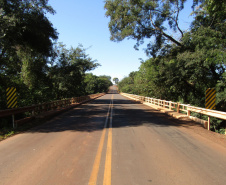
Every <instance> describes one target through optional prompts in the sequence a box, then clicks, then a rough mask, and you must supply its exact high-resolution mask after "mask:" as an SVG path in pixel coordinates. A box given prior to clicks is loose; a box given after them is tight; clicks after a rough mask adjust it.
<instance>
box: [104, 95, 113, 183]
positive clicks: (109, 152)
mask: <svg viewBox="0 0 226 185" xmlns="http://www.w3.org/2000/svg"><path fill="white" fill-rule="evenodd" d="M112 96H113V95H112ZM112 112H113V99H112V104H111V114H110V124H109V129H108V142H107V152H106V159H105V169H104V181H103V185H111V159H112Z"/></svg>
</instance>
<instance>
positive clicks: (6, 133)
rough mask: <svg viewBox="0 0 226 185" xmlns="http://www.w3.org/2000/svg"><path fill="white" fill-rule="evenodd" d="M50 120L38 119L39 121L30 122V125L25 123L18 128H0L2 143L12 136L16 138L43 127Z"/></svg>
mask: <svg viewBox="0 0 226 185" xmlns="http://www.w3.org/2000/svg"><path fill="white" fill-rule="evenodd" d="M48 120H49V119H42V120H40V119H37V120H33V121H30V122H28V123H25V124H23V125H20V126H18V127H16V128H12V127H6V126H5V127H3V128H0V141H2V140H4V139H6V138H9V137H11V136H14V135H16V134H20V133H23V132H25V131H27V130H29V129H31V128H34V127H36V126H39V125H42V124H44V123H45V122H46V121H48Z"/></svg>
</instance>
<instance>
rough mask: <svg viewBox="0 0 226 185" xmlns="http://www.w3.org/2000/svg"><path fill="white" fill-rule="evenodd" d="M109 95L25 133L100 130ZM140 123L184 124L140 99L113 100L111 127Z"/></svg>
mask: <svg viewBox="0 0 226 185" xmlns="http://www.w3.org/2000/svg"><path fill="white" fill-rule="evenodd" d="M109 97H110V96H109ZM110 98H111V97H110ZM110 98H109V99H96V100H94V101H93V102H90V103H88V104H84V105H81V106H80V107H77V108H75V109H73V110H70V111H68V112H66V113H64V114H61V115H60V116H58V117H56V118H53V119H52V120H50V121H48V122H46V123H45V124H43V125H40V126H37V127H35V128H32V129H30V130H29V131H26V132H30V133H35V132H43V133H49V132H63V131H72V132H73V131H74V132H77V131H78V132H93V131H96V130H102V129H103V127H104V123H105V120H106V116H107V111H108V108H109V103H110V101H111V99H110ZM141 125H146V126H155V127H168V126H187V125H186V124H185V122H184V121H183V122H181V121H180V122H179V121H177V120H175V119H174V118H172V117H170V116H168V115H166V114H164V113H161V112H159V111H157V110H155V109H152V108H150V107H147V106H145V105H143V104H141V103H140V102H136V101H132V100H128V99H114V106H113V123H112V127H113V128H120V127H138V126H141Z"/></svg>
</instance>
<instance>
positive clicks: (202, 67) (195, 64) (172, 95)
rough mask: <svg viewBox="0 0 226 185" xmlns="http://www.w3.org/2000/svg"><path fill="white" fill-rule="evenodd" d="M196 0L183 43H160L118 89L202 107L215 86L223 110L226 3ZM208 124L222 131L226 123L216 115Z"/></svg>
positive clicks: (225, 68)
mask: <svg viewBox="0 0 226 185" xmlns="http://www.w3.org/2000/svg"><path fill="white" fill-rule="evenodd" d="M113 2H115V1H113ZM123 2H124V1H123ZM129 2H132V1H127V4H128V3H129ZM136 2H138V1H136ZM145 2H146V3H147V2H148V1H145ZM164 2H167V1H164ZM172 2H176V1H172ZM195 2H197V3H198V2H200V3H201V4H199V5H200V6H199V7H200V8H199V9H196V11H194V15H195V20H194V21H193V22H192V24H191V30H190V31H189V32H187V33H184V34H183V37H182V38H181V40H180V43H181V44H182V45H183V47H181V46H179V45H175V44H171V45H168V46H166V45H165V46H163V47H162V50H161V52H158V55H157V56H155V58H151V59H148V60H147V61H145V62H142V63H141V65H140V68H139V71H137V72H132V73H130V75H129V77H126V78H124V79H123V80H121V81H120V82H119V89H120V90H121V91H123V92H127V93H132V94H139V95H144V96H149V97H155V98H161V99H166V100H171V101H175V102H178V101H180V102H181V103H186V104H191V105H194V106H199V107H205V91H206V89H208V88H215V89H216V92H217V95H216V97H217V100H216V104H217V105H216V107H217V110H220V111H226V96H225V95H226V73H225V70H226V60H225V59H226V52H225V48H226V35H225V28H226V22H225V21H226V13H225V12H226V11H225V10H226V6H225V4H226V3H225V2H223V1H212V0H207V1H195ZM110 4H111V3H110ZM115 20H116V19H115ZM118 22H120V21H118ZM145 29H147V28H145ZM151 47H154V46H151ZM211 125H212V130H214V131H216V132H221V133H222V132H223V130H224V129H223V128H225V126H226V125H225V121H222V120H217V119H212V123H211Z"/></svg>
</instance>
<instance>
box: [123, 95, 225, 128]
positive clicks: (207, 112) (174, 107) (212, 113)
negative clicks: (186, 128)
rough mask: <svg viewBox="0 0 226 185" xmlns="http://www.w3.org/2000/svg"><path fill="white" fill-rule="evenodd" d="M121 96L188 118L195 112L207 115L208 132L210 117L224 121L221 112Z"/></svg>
mask: <svg viewBox="0 0 226 185" xmlns="http://www.w3.org/2000/svg"><path fill="white" fill-rule="evenodd" d="M121 94H122V95H124V96H127V97H129V98H132V99H134V100H138V101H142V102H147V103H150V104H152V105H155V106H158V107H162V108H164V109H168V110H174V111H176V112H178V113H185V114H187V116H189V117H191V112H196V113H199V114H203V115H207V116H208V121H207V129H208V130H209V129H210V117H214V118H219V119H223V120H226V112H222V111H216V110H210V109H205V108H200V107H194V106H191V105H187V104H181V103H179V102H177V103H176V102H172V101H166V100H161V99H156V98H150V97H145V96H139V95H134V94H128V93H121Z"/></svg>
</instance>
